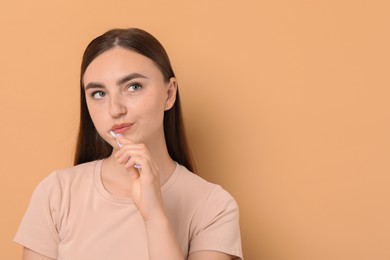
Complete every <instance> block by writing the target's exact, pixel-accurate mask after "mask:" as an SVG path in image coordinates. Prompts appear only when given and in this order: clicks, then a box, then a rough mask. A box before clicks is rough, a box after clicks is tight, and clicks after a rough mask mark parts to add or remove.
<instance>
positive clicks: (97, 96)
mask: <svg viewBox="0 0 390 260" xmlns="http://www.w3.org/2000/svg"><path fill="white" fill-rule="evenodd" d="M91 96H92V97H93V98H95V99H101V98H103V97H105V96H106V93H104V92H103V91H95V92H93V93H92V94H91Z"/></svg>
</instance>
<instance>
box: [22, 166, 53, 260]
mask: <svg viewBox="0 0 390 260" xmlns="http://www.w3.org/2000/svg"><path fill="white" fill-rule="evenodd" d="M60 201H61V189H60V185H59V180H58V177H57V174H56V173H55V172H54V173H52V174H51V175H49V176H48V177H47V178H45V179H44V180H43V181H42V182H41V183H40V184H39V185H38V186H37V188H36V189H35V191H34V193H33V195H32V197H31V200H30V204H29V206H28V208H27V211H26V213H25V215H24V217H23V219H22V222H21V223H20V225H19V229H18V231H17V233H16V235H15V238H14V241H15V242H17V243H19V244H20V245H22V246H24V247H26V248H29V249H31V250H33V251H35V252H37V253H39V254H42V255H44V256H48V257H51V258H54V259H56V258H57V248H58V243H59V241H60V238H59V235H58V229H59V227H58V219H59V210H60Z"/></svg>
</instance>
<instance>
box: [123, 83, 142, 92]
mask: <svg viewBox="0 0 390 260" xmlns="http://www.w3.org/2000/svg"><path fill="white" fill-rule="evenodd" d="M134 86H136V87H137V89H133V90H129V89H130V88H132V87H134ZM140 89H142V84H141V83H138V82H133V83H131V84H129V85H127V87H126V91H129V92H134V91H139V90H140Z"/></svg>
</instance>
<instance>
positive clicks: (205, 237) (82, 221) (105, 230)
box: [15, 160, 242, 260]
mask: <svg viewBox="0 0 390 260" xmlns="http://www.w3.org/2000/svg"><path fill="white" fill-rule="evenodd" d="M101 165H102V160H98V161H93V162H89V163H85V164H81V165H77V166H75V167H72V168H68V169H65V170H59V171H55V172H53V173H52V174H50V175H49V176H48V177H47V178H45V179H44V180H43V181H42V182H41V183H40V184H39V185H38V187H37V188H36V190H35V191H34V194H33V196H32V198H31V202H30V205H29V207H28V209H27V212H26V214H25V216H24V218H23V220H22V222H21V224H20V226H19V229H18V232H17V234H16V236H15V241H16V242H17V243H19V244H21V245H23V246H25V247H27V248H30V249H31V250H33V251H36V252H38V253H40V254H42V255H45V256H48V257H51V258H54V259H60V260H88V259H91V260H92V259H93V260H107V259H113V260H121V259H123V260H129V259H137V260H143V259H145V260H147V259H149V256H148V244H147V237H146V231H145V225H144V223H143V220H142V217H141V215H140V213H139V211H138V209H137V208H136V206H135V205H134V203H133V201H132V199H127V198H117V197H114V196H113V195H111V194H110V193H109V192H108V191H107V190H106V189H105V188H104V186H103V183H102V180H101ZM161 190H162V195H163V200H164V204H165V209H166V211H167V215H168V218H169V220H170V222H171V224H172V226H173V229H174V233H175V235H176V238H177V241H178V242H179V244H180V247H181V249H182V251H183V254H184V255H185V256H186V257H187V256H188V255H189V254H191V253H192V252H195V251H198V250H213V251H220V252H223V253H227V254H230V255H232V256H236V257H237V258H238V259H240V258H241V259H242V250H241V238H240V228H239V219H238V218H239V214H238V207H237V204H236V202H235V200H234V199H233V197H232V196H231V195H230V194H229V193H228V192H226V191H225V190H224V189H222V188H221V187H220V186H218V185H215V184H212V183H209V182H207V181H205V180H204V179H202V178H201V177H199V176H197V175H195V174H193V173H191V172H190V171H188V170H187V169H186V168H185V167H183V166H181V165H179V164H178V165H177V167H176V170H175V172H174V173H173V174H172V176H171V177H170V178H169V180H168V181H167V182H166V183H165V184H164V185H163V186H162V188H161Z"/></svg>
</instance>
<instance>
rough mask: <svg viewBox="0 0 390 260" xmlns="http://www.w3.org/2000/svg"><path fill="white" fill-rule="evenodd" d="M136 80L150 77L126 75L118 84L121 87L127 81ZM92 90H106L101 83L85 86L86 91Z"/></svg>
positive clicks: (133, 74)
mask: <svg viewBox="0 0 390 260" xmlns="http://www.w3.org/2000/svg"><path fill="white" fill-rule="evenodd" d="M136 78H143V79H148V77H146V76H145V75H142V74H139V73H131V74H129V75H126V76H124V77H123V78H121V79H119V80H117V82H116V84H117V85H118V86H119V85H122V84H124V83H126V82H127V81H130V80H133V79H136ZM90 88H99V89H102V88H104V85H103V84H100V83H96V82H91V83H88V84H87V86H85V90H87V89H90Z"/></svg>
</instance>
